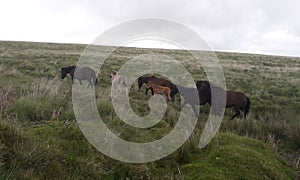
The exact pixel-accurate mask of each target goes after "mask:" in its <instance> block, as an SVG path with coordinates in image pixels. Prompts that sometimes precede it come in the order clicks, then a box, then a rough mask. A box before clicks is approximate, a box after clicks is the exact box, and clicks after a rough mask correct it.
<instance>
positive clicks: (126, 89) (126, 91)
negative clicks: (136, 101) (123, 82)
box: [125, 87, 128, 96]
mask: <svg viewBox="0 0 300 180" xmlns="http://www.w3.org/2000/svg"><path fill="white" fill-rule="evenodd" d="M125 93H126V94H125V95H126V96H128V88H127V87H125Z"/></svg>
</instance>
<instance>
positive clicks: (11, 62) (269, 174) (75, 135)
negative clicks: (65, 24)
mask: <svg viewBox="0 0 300 180" xmlns="http://www.w3.org/2000/svg"><path fill="white" fill-rule="evenodd" d="M85 47H86V46H85V45H78V44H51V43H32V42H0V177H1V176H2V177H1V178H9V179H14V178H20V177H21V178H22V179H32V178H34V179H45V178H61V179H62V178H68V179H69V178H71V179H74V178H78V179H83V178H88V179H102V178H106V179H126V178H130V179H195V178H200V179H207V178H212V179H297V178H300V165H299V164H300V113H299V110H300V58H296V57H280V56H266V55H255V54H239V53H225V52H217V53H216V55H217V57H218V58H219V60H220V63H221V65H222V67H223V71H224V74H225V78H226V86H227V89H232V90H241V91H243V92H244V93H245V94H246V95H247V96H248V97H249V98H250V99H251V109H250V115H249V117H248V118H247V119H242V118H241V117H242V116H240V117H239V118H236V119H234V120H233V121H230V120H229V118H230V117H231V116H232V115H233V113H234V111H233V110H231V109H227V110H226V112H225V116H224V120H223V122H222V124H221V127H220V131H219V132H218V134H217V136H216V137H215V138H214V139H213V141H212V142H211V143H210V144H209V145H208V146H207V147H205V148H204V149H199V148H198V142H199V138H200V135H201V132H202V129H203V127H204V125H205V121H206V117H207V116H208V112H209V106H208V105H205V106H203V107H201V108H200V114H201V116H200V118H199V120H198V123H197V125H196V128H195V130H194V132H193V134H192V135H191V137H190V138H189V140H188V141H187V142H185V143H184V145H183V146H182V147H180V148H179V149H178V150H177V151H175V152H174V153H172V154H171V155H169V156H167V157H165V158H163V159H161V160H158V161H155V162H150V163H144V164H128V163H123V162H119V161H116V160H113V159H111V158H109V157H107V156H105V155H103V154H101V153H100V152H98V151H97V150H96V149H95V148H94V147H93V146H92V145H90V144H89V142H88V141H87V140H86V139H85V137H84V136H83V134H82V133H81V131H80V129H79V127H78V125H77V122H76V119H75V115H74V112H73V106H72V82H71V79H70V77H69V76H68V77H67V78H66V79H64V80H61V78H60V76H61V75H60V69H61V67H64V66H69V65H75V64H76V63H77V61H78V59H79V58H80V55H81V53H82V52H83V50H84V49H85ZM103 48H104V49H109V47H103ZM147 53H159V54H164V55H169V56H172V57H174V58H175V59H176V60H178V61H180V62H182V63H183V65H184V66H185V67H186V68H187V69H188V70H189V71H190V72H191V73H192V75H193V78H194V79H196V80H198V79H199V80H200V79H206V76H205V73H204V72H203V71H202V70H201V69H197V68H195V67H194V66H193V63H192V61H191V60H190V58H191V57H189V54H188V53H187V52H186V51H180V50H162V49H139V48H124V47H122V48H118V49H117V50H116V51H115V52H114V53H113V54H112V55H111V56H110V57H109V58H108V60H107V62H106V63H105V64H104V65H103V68H102V69H101V74H100V75H98V79H99V86H97V87H96V103H97V107H98V110H99V113H100V114H101V116H102V117H103V119H104V122H105V123H106V125H107V126H108V127H109V128H110V129H113V131H114V133H115V134H119V136H120V137H121V138H123V139H126V140H129V141H134V142H150V141H153V140H156V139H159V138H161V137H163V136H164V135H166V134H168V133H169V132H170V131H171V130H172V128H173V127H174V125H175V124H176V122H177V118H178V113H177V112H178V109H179V108H180V104H179V101H180V100H179V99H180V98H179V96H178V97H177V98H176V99H177V100H176V102H175V103H172V102H170V103H168V111H167V114H166V116H165V117H164V118H163V119H162V120H161V121H160V122H159V123H158V124H156V125H155V126H154V127H151V128H147V129H142V130H141V129H137V128H133V127H130V126H128V125H126V124H125V123H123V122H122V121H120V119H119V118H118V117H117V115H116V114H115V113H114V110H113V106H112V104H111V102H110V98H109V93H110V85H111V80H110V78H109V72H110V70H113V69H118V68H119V67H120V66H121V65H122V64H124V63H125V62H126V61H128V60H129V59H130V58H133V57H135V56H137V55H140V54H147ZM76 83H77V82H76ZM84 85H86V84H84ZM143 91H144V89H143ZM149 94H150V93H149ZM149 98H150V95H148V96H145V95H144V93H143V92H139V91H137V85H136V83H135V84H134V85H133V86H132V87H131V89H130V103H131V106H132V108H133V110H134V111H135V112H136V113H137V114H140V115H146V114H147V113H149V107H148V100H149Z"/></svg>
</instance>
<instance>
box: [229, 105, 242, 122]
mask: <svg viewBox="0 0 300 180" xmlns="http://www.w3.org/2000/svg"><path fill="white" fill-rule="evenodd" d="M234 109H235V115H233V116H232V117H231V118H230V120H233V119H234V118H235V117H237V116H238V115H240V113H241V112H240V110H239V108H238V107H236V106H235V107H234Z"/></svg>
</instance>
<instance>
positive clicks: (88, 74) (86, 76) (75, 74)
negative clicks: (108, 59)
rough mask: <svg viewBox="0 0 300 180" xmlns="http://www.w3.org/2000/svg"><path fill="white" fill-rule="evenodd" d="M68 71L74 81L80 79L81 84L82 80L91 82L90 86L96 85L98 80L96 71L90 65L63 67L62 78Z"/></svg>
mask: <svg viewBox="0 0 300 180" xmlns="http://www.w3.org/2000/svg"><path fill="white" fill-rule="evenodd" d="M68 73H69V74H70V75H71V78H72V82H74V79H78V80H79V82H80V84H81V85H82V82H81V81H82V80H87V81H88V82H89V84H88V87H93V86H96V84H97V82H98V79H97V77H96V73H95V71H94V70H93V69H91V68H90V67H76V66H69V67H63V68H61V79H64V78H65V77H66V75H67V74H68Z"/></svg>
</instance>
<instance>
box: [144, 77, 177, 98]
mask: <svg viewBox="0 0 300 180" xmlns="http://www.w3.org/2000/svg"><path fill="white" fill-rule="evenodd" d="M147 88H152V90H153V91H154V94H161V95H163V94H164V95H166V98H167V101H170V100H171V97H170V93H171V89H170V88H169V87H165V86H160V85H157V84H155V83H153V82H152V81H148V82H147Z"/></svg>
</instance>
